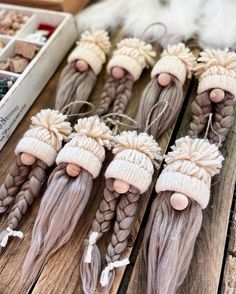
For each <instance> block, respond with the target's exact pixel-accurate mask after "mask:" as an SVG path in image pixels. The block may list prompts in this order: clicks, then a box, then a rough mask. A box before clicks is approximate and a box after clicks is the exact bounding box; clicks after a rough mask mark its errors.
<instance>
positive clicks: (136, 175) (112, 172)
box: [105, 159, 154, 194]
mask: <svg viewBox="0 0 236 294" xmlns="http://www.w3.org/2000/svg"><path fill="white" fill-rule="evenodd" d="M153 172H154V170H153ZM153 172H152V173H149V172H148V171H147V170H145V169H143V168H141V167H137V165H136V164H134V163H131V162H127V161H126V160H122V159H114V160H113V161H112V162H111V163H110V164H109V166H108V167H107V170H106V172H105V178H106V179H109V178H113V179H119V180H122V181H124V182H126V183H128V184H130V185H131V186H134V187H135V188H137V189H138V190H139V191H140V194H143V193H144V192H146V191H147V189H148V188H149V186H150V184H151V181H152V175H153Z"/></svg>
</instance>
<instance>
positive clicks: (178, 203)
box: [170, 193, 188, 210]
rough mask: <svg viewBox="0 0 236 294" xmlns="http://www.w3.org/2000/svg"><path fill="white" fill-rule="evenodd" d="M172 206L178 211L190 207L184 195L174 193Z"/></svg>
mask: <svg viewBox="0 0 236 294" xmlns="http://www.w3.org/2000/svg"><path fill="white" fill-rule="evenodd" d="M170 205H171V206H172V207H173V208H174V209H176V210H184V209H185V208H186V207H187V206H188V197H187V196H186V195H184V194H182V193H173V194H172V195H171V197H170Z"/></svg>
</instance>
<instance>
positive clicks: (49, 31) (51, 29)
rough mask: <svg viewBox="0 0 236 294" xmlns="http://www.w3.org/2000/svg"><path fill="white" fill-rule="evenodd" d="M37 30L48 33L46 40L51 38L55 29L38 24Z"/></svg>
mask: <svg viewBox="0 0 236 294" xmlns="http://www.w3.org/2000/svg"><path fill="white" fill-rule="evenodd" d="M38 30H42V31H48V36H47V37H48V38H49V37H50V36H51V34H52V33H53V32H54V31H55V28H54V27H52V26H50V25H47V24H40V25H39V26H38Z"/></svg>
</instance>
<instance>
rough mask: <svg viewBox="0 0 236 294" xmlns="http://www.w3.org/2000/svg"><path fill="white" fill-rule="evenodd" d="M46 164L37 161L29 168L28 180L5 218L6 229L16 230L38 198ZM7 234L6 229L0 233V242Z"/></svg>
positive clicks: (44, 177) (44, 176)
mask: <svg viewBox="0 0 236 294" xmlns="http://www.w3.org/2000/svg"><path fill="white" fill-rule="evenodd" d="M46 170H47V164H46V163H44V162H43V161H42V160H39V159H38V160H37V161H36V163H34V164H33V165H32V167H31V171H30V173H29V175H28V179H27V180H26V181H25V182H24V184H23V185H22V186H21V188H20V191H19V192H18V194H17V196H16V197H15V200H14V205H13V206H12V208H11V209H10V211H9V215H8V218H7V224H8V226H7V228H10V229H11V230H15V229H17V227H18V226H19V224H20V222H21V220H22V219H23V217H24V215H25V214H26V213H27V212H28V210H29V209H30V206H31V205H32V204H33V203H34V201H35V199H36V198H37V197H38V195H39V192H40V189H41V187H42V184H43V182H44V180H45V179H46ZM7 234H8V231H7V229H6V230H3V231H2V232H1V233H0V242H2V240H3V238H5V236H6V235H7Z"/></svg>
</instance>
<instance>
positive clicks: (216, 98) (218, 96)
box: [210, 89, 225, 103]
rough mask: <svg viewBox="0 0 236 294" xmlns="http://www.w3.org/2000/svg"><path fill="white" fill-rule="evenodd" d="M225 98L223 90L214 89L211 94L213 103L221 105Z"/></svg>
mask: <svg viewBox="0 0 236 294" xmlns="http://www.w3.org/2000/svg"><path fill="white" fill-rule="evenodd" d="M224 98H225V92H224V91H223V90H222V89H214V90H211V92H210V99H211V101H212V102H215V103H219V102H221V101H222V100H223V99H224Z"/></svg>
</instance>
